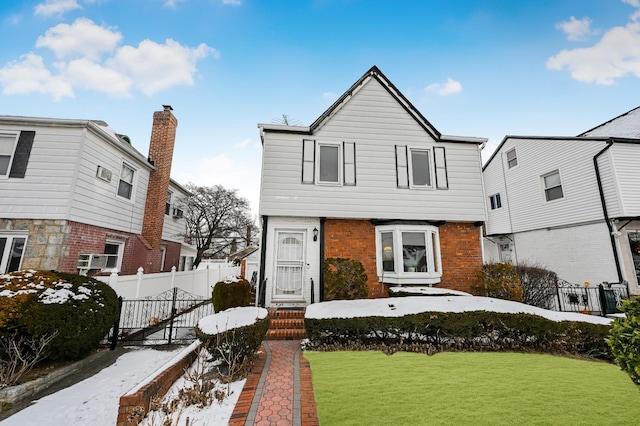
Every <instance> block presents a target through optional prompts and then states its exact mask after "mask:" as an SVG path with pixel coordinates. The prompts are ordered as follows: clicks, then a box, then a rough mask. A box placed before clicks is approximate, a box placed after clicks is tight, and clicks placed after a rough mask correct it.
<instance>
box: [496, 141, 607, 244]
mask: <svg viewBox="0 0 640 426" xmlns="http://www.w3.org/2000/svg"><path fill="white" fill-rule="evenodd" d="M513 147H516V149H517V152H518V159H519V163H518V167H514V168H512V169H508V164H507V162H506V157H505V156H503V155H500V153H498V154H499V155H498V156H496V157H494V159H493V161H492V162H491V163H490V164H489V165H488V166H487V168H486V169H485V171H484V180H485V189H486V192H487V194H495V193H498V192H499V193H501V194H504V196H502V197H501V201H502V205H503V207H507V208H506V209H505V208H502V209H497V210H493V211H492V210H489V214H488V219H489V223H488V226H487V233H488V234H490V235H491V234H494V233H510V232H514V233H515V232H521V231H528V230H532V229H540V228H548V227H555V226H563V225H570V224H575V223H586V222H591V221H594V220H602V219H603V212H602V203H601V202H600V194H599V192H598V183H597V179H596V173H595V167H594V164H593V157H594V156H595V155H596V154H597V153H598V152H599V151H600V150H601V149H602V148H604V147H605V142H600V141H581V140H573V139H568V140H564V139H538V138H536V139H535V140H531V139H519V138H510V139H508V140H507V141H505V143H504V145H503V146H502V148H501V150H502V151H503V152H506V151H509V150H510V149H511V148H513ZM500 158H503V161H502V162H501V161H500ZM555 170H561V174H560V177H561V184H562V192H563V198H562V199H561V200H562V201H561V202H560V200H555V201H554V202H547V201H546V198H545V194H544V189H545V187H544V183H543V180H542V179H541V176H545V174H547V173H549V172H552V171H555ZM505 191H506V192H505ZM487 204H488V202H487ZM488 208H490V206H489V205H488ZM501 210H503V211H504V212H500V211H501ZM498 212H500V213H498ZM507 212H508V213H509V214H506V213H507Z"/></svg>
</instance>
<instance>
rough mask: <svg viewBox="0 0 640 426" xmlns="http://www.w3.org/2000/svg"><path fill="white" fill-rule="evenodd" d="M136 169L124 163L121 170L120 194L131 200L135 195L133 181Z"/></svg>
mask: <svg viewBox="0 0 640 426" xmlns="http://www.w3.org/2000/svg"><path fill="white" fill-rule="evenodd" d="M135 173H136V171H135V169H134V168H133V167H131V166H129V165H128V164H126V163H122V170H121V172H120V181H119V183H118V195H119V196H120V197H122V198H126V199H127V200H131V197H132V196H133V182H134V180H133V179H134V177H135Z"/></svg>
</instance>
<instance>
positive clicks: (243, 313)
mask: <svg viewBox="0 0 640 426" xmlns="http://www.w3.org/2000/svg"><path fill="white" fill-rule="evenodd" d="M268 314H269V313H268V312H267V310H266V309H264V308H257V307H254V306H245V307H241V308H229V309H225V310H224V311H221V312H218V313H216V314H213V315H209V316H208V317H204V318H202V319H201V320H200V321H198V328H200V330H202V332H204V333H206V334H210V335H212V334H218V333H222V332H224V331H227V330H231V329H233V328H239V327H244V326H247V325H250V324H255V322H256V321H257V320H260V319H263V318H266V317H267V315H268Z"/></svg>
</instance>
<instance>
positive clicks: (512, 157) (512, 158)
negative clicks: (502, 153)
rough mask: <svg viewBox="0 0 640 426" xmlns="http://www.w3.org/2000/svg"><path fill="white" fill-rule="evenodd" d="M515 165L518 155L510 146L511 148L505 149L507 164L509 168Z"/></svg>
mask: <svg viewBox="0 0 640 426" xmlns="http://www.w3.org/2000/svg"><path fill="white" fill-rule="evenodd" d="M517 165H518V156H517V155H516V149H515V148H512V149H511V150H509V151H507V166H509V168H510V169H511V168H513V167H515V166H517Z"/></svg>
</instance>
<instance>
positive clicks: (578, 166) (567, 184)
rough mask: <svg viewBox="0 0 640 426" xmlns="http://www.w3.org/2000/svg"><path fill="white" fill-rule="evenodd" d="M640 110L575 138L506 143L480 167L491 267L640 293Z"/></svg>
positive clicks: (523, 139) (516, 139) (517, 138)
mask: <svg viewBox="0 0 640 426" xmlns="http://www.w3.org/2000/svg"><path fill="white" fill-rule="evenodd" d="M638 164H640V109H635V110H632V111H629V112H627V113H625V114H623V115H621V116H619V117H616V118H614V119H613V120H610V121H608V122H606V123H604V124H602V125H600V126H597V127H595V128H594V129H591V130H589V131H587V132H585V133H582V134H580V135H578V136H577V137H542V136H535V137H531V136H507V137H505V138H504V140H503V141H502V143H501V144H500V145H499V146H498V148H497V149H496V151H495V152H494V153H493V155H492V156H491V158H490V159H489V160H488V161H487V162H486V164H485V165H484V168H483V176H484V182H485V190H486V194H487V199H486V204H487V209H488V220H487V226H486V233H487V238H486V240H485V254H486V258H487V260H488V261H502V262H511V263H514V264H515V263H520V264H523V263H526V264H533V265H539V266H542V267H544V268H547V269H550V270H552V271H554V272H556V273H557V274H558V276H559V277H560V278H562V279H564V280H566V281H569V282H572V283H576V284H583V283H585V282H589V283H590V284H600V283H602V282H608V283H621V282H624V281H627V282H628V283H629V290H630V292H631V293H635V294H640V289H639V288H638V276H639V274H640V186H638V179H639V178H640V172H639V169H638Z"/></svg>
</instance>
